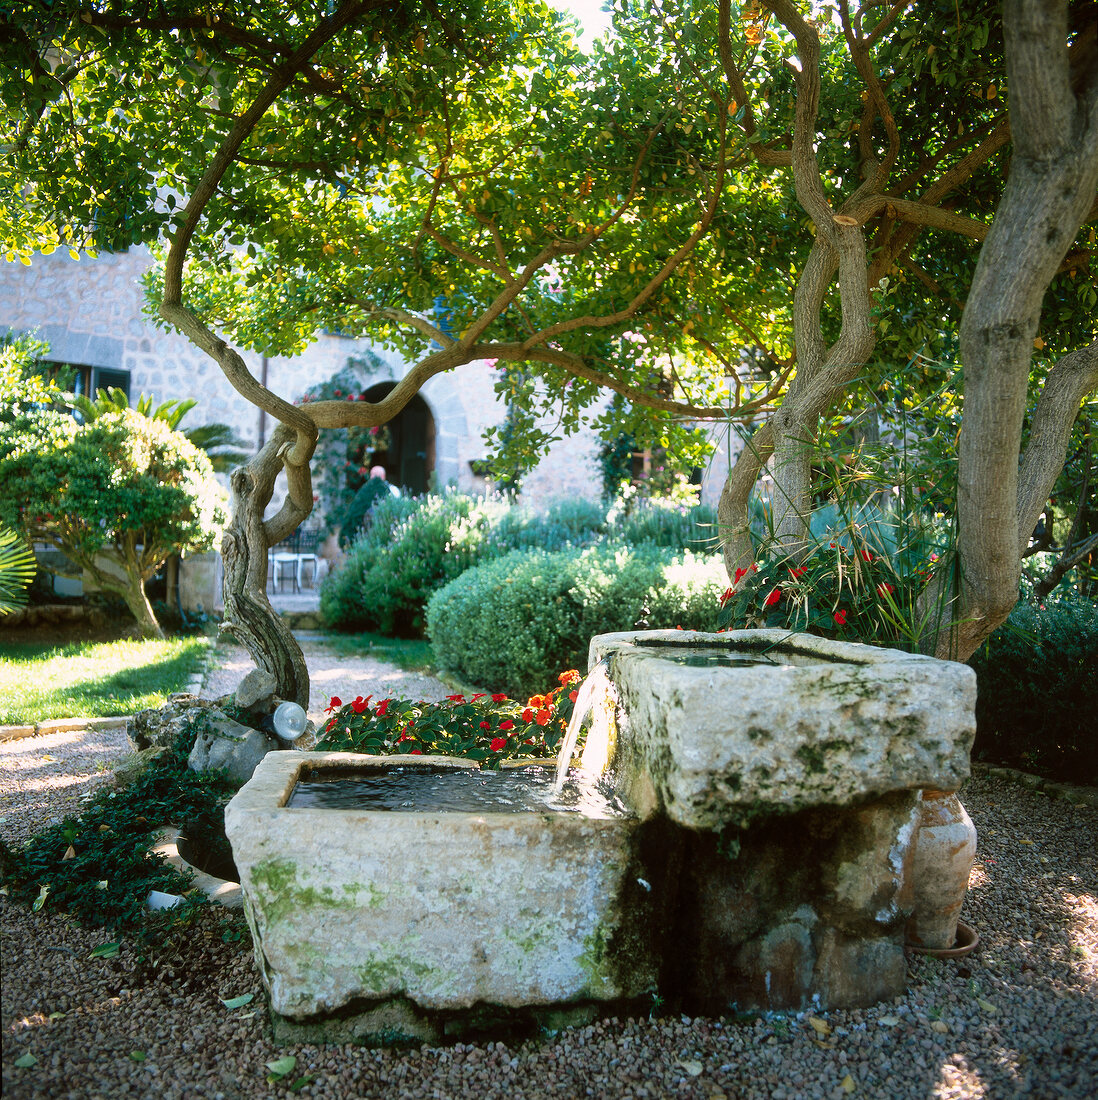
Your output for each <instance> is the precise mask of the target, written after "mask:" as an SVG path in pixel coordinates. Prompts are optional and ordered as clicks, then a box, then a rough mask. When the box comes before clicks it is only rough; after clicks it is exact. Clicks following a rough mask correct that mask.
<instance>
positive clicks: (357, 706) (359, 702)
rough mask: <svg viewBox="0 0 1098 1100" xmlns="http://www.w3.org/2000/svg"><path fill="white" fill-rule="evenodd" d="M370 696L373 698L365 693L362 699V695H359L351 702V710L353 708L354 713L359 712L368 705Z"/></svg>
mask: <svg viewBox="0 0 1098 1100" xmlns="http://www.w3.org/2000/svg"><path fill="white" fill-rule="evenodd" d="M372 698H373V696H372V695H367V696H366V698H365V699H363V698H362V696H361V695H360V696H359V697H358V698H357V699H356V700H355V701H354V702H353V703H352V704H351V710H353V711H354V712H355V714H361V713H362V712H363V711H364V710H365V709H366V708H367V707H368V706H369V705H370V700H371V699H372Z"/></svg>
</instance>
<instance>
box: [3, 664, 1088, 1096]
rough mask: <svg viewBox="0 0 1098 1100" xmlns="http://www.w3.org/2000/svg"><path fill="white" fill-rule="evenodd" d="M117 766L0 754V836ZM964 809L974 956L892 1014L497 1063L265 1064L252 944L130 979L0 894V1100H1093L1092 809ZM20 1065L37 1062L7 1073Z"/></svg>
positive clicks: (10, 836) (228, 945)
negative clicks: (972, 846) (977, 938)
mask: <svg viewBox="0 0 1098 1100" xmlns="http://www.w3.org/2000/svg"><path fill="white" fill-rule="evenodd" d="M307 656H308V659H309V662H310V667H311V668H314V666H315V672H316V674H317V676H318V678H320V679H322V682H323V683H324V684H325V686H324V689H323V690H324V692H326V693H328V694H332V693H334V694H337V695H341V696H342V697H347V696H350V697H354V695H357V694H359V693H362V694H369V693H371V692H372V693H373V694H375V695H377V694H379V693H388V692H390V691H401V690H404V691H405V692H407V693H409V694H418V695H426V694H428V691H429V690H430V689H428V688H427V683H426V681H424V682H423V683H422V685H421V686H412V685H413V681H411V680H405V679H403V677H406V676H407V675H408V674H406V673H401V672H400V671H399V670H396V669H393V668H392V667H391V666H387V665H382V664H381V663H380V662H370V663H367V662H361V663H360V662H358V661H353V662H352V661H346V660H344V661H343V662H337V661H336V660H335V659H333V658H332V657H331V655H330V654H328V653H327V652H326V651H324V650H322V649H320V648H319V647H317V646H315V645H312V644H310V646H309V649H308V653H307ZM367 670H369V671H367ZM246 671H247V664H246V662H245V663H244V664H242V665H241V666H240V667H239V668H237V667H236V664H235V660H234V659H232V658H231V655H230V659H228V660H226V662H225V664H224V666H223V667H222V668H221V669H220V670H218V671H217V672H215V673H213V674H212V675H211V677H210V679H209V681H208V684H207V690H206V692H205V694H207V695H212V696H216V695H218V694H221V693H223V692H224V691H227V690H231V687H232V686H235V681H233V683H232V684H230V685H229V686H228V687H225V686H224V683H225V682H227V681H226V680H222V679H219V677H225V678H228V677H232V676H235V677H236V679H237V680H238V679H239V678H240V676H241V675H243V673H244V672H246ZM366 675H370V676H372V677H375V679H372V680H367V679H365V678H364V677H365V676H366ZM323 677H330V679H323ZM422 679H423V678H421V680H422ZM434 684H435V685H437V690H439V692H440V693H441V694H445V693H446V688H445V687H444V685H441V684H438V682H437V681H434ZM425 689H426V690H425ZM319 694H320V693H319V692H318V695H319ZM325 702H326V699H325ZM126 752H127V749H126V744H125V737H124V734H122V733H121V732H104V731H100V732H96V733H88V734H69V733H66V734H53V735H49V736H42V737H35V738H29V739H25V740H21V741H13V742H8V743H5V744H0V835H2V836H3V837H4V839H5V840H6V841H7V842H8V843H12V842H13V841H16V840H18V839H20V838H23V837H25V836H27V835H29V834H30V833H32V832H34V831H36V830H37V829H39V828H41V827H42V826H43V825H45V824H46V823H47V822H48V821H49V820H50V819H51V818H54V817H57V816H59V815H62V814H64V813H68V812H71V811H72V810H73V809H74V807H75V805H76V804H77V802H78V800H79V797H80V795H81V794H83V793H84V792H86V791H87V790H89V789H90V788H91V787H93V786H94V785H95V784H97V783H100V782H103V781H104V779H105V778H106V776H107V774H108V772H109V769H110V767H111V766H112V765H113V764H115V763H117V762H118V761H119V760H120V759H122V758H123V757H124V756H125V755H126ZM101 769H102V770H101ZM962 798H963V800H964V803H965V805H966V807H967V808H968V810H969V813H970V814H971V815H972V818H973V820H974V821H975V822H976V826H977V828H978V829H979V831H980V841H979V851H978V855H977V861H976V866H975V868H974V870H973V874H972V879H971V888H970V891H969V894H968V897H967V899H966V902H965V910H964V914H963V916H964V919H965V920H966V921H967V922H968V923H969V924H972V925H973V926H974V927H975V928H977V929H978V930H979V932H980V934H981V936H982V942H981V944H980V947H979V948H978V949H977V950H976V952H974V953H973V954H972V955H970V956H969V957H968V958H967V959H964V960H960V961H959V962H956V961H955V962H940V961H937V960H930V959H926V958H922V957H913V958H912V959H911V960H910V981H909V989H908V992H907V994H906V995H905V996H903V997H902V998H899V999H897V1000H896V1001H895V1002H891V1003H888V1004H884V1005H879V1006H877V1007H875V1008H872V1009H867V1010H862V1011H846V1012H831V1013H827V1014H825V1016H826V1021H827V1026H828V1027H829V1028H830V1031H829V1033H828V1034H826V1035H820V1034H818V1032H817V1030H815V1029H814V1028H813V1027H812V1026H811V1025H810V1023H809V1021H808V1019H807V1018H805V1017H804V1016H793V1015H786V1016H777V1015H775V1016H772V1017H771V1018H768V1019H759V1020H756V1021H753V1022H748V1023H735V1022H733V1021H731V1020H724V1021H721V1020H712V1019H701V1018H698V1019H694V1020H690V1019H687V1018H684V1017H677V1016H676V1017H670V1018H667V1017H664V1018H658V1017H657V1018H655V1019H646V1018H641V1019H628V1020H625V1019H610V1020H605V1021H602V1022H600V1023H598V1024H595V1025H591V1026H588V1027H583V1028H576V1029H570V1030H565V1031H561V1032H559V1033H556V1034H552V1035H545V1036H543V1037H542V1038H541V1039H539V1040H538V1041H536V1042H527V1043H523V1044H515V1045H511V1046H505V1045H504V1044H502V1043H484V1044H480V1045H472V1044H460V1045H458V1046H455V1047H449V1048H446V1049H435V1048H428V1047H424V1048H421V1049H416V1050H412V1051H410V1052H403V1053H399V1052H393V1051H372V1050H365V1049H362V1048H357V1047H350V1046H347V1047H323V1048H317V1047H316V1046H312V1045H298V1046H293V1047H276V1046H275V1045H274V1044H273V1043H272V1041H271V1039H270V1037H269V1031H268V1027H267V1024H266V1021H265V1019H264V1016H263V1012H262V1008H257V1007H256V1006H257V1005H261V1003H262V994H261V989H262V986H261V983H260V980H259V976H258V973H257V972H256V969H255V965H254V961H253V959H252V956H251V952H250V947H249V946H248V945H247V940H246V937H245V938H244V940H241V939H239V938H234V936H235V934H236V933H237V932H238V931H239V928H240V925H239V923H238V922H239V918H233V917H230V916H228V915H226V914H224V913H222V912H206V913H203V914H200V916H199V918H198V920H197V922H196V924H195V925H194V927H193V929H192V931H191V933H190V935H189V937H188V938H187V939H185V940H183V941H182V942H181V943H180V945H179V946H178V948H177V949H176V950H175V952H174V953H173V954H169V955H164V954H161V955H158V956H155V957H154V958H152V959H150V960H146V961H144V962H143V961H141V959H140V958H139V954H140V952H139V950H138V948H137V945H136V944H134V943H133V942H132V941H131V940H126V941H124V942H123V946H122V950H121V953H120V954H119V955H118V957H116V958H113V959H102V958H97V959H89V957H88V956H89V953H90V952H91V950H92V949H93V948H94V947H95V946H97V945H98V944H101V943H103V942H104V941H105V940H107V939H110V938H113V937H110V936H107V935H105V934H104V933H103V932H100V931H94V930H82V929H80V928H77V927H75V926H74V925H73V924H72V923H71V922H70V921H69V920H67V919H66V918H64V917H61V916H57V915H56V914H52V913H49V912H48V911H43V912H40V913H33V912H29V911H27V910H24V909H21V908H17V907H16V906H14V905H11V904H9V903H8V901H7V899H5V898H0V952H2V954H0V958H2V960H3V962H2V965H3V983H2V996H0V1026H2V1034H3V1089H4V1096H5V1097H6V1098H12V1100H15V1098H23V1097H51V1098H52V1097H73V1098H76V1097H80V1098H84V1097H97V1098H98V1097H103V1098H114V1097H119V1096H134V1097H146V1096H147V1097H159V1098H163V1100H172V1098H177V1097H178V1098H190V1097H210V1098H217V1097H224V1098H226V1100H229V1098H236V1097H248V1098H250V1097H268V1096H269V1097H275V1096H285V1095H288V1094H289V1091H288V1085H289V1084H290V1083H292V1082H294V1081H296V1080H298V1079H299V1078H300V1077H302V1076H306V1077H309V1078H311V1080H310V1081H309V1082H308V1083H306V1084H305V1085H304V1086H303V1087H302V1088H301V1090H300V1093H299V1094H300V1095H302V1096H311V1097H332V1098H338V1100H343V1098H347V1097H370V1098H373V1097H378V1098H380V1097H386V1098H389V1097H392V1098H398V1097H399V1098H403V1097H409V1098H410V1097H424V1098H447V1097H469V1098H478V1100H479V1098H484V1100H488V1098H494V1097H499V1098H503V1097H507V1098H508V1100H524V1098H525V1100H539V1098H541V1097H562V1098H571V1097H593V1098H601V1097H606V1098H610V1097H613V1098H616V1100H643V1098H655V1097H682V1098H684V1100H721V1098H728V1100H731V1098H742V1100H746V1098H756V1097H757V1098H760V1100H762V1098H769V1100H781V1098H783V1097H784V1098H793V1097H798V1098H799V1097H836V1098H839V1100H844V1098H846V1097H848V1096H855V1097H859V1096H860V1097H872V1098H878V1097H880V1098H916V1097H918V1098H922V1097H941V1098H954V1097H992V1098H998V1097H1006V1096H1033V1097H1060V1096H1070V1097H1091V1098H1092V1097H1094V1096H1096V1095H1098V810H1096V809H1094V808H1092V807H1085V806H1075V805H1072V804H1070V803H1068V802H1064V801H1056V800H1052V799H1050V798H1048V797H1047V796H1045V795H1043V794H1041V793H1038V792H1035V791H1030V790H1025V789H1023V788H1022V787H1020V786H1017V785H1015V784H1012V783H1010V782H1007V781H1004V780H1002V779H999V778H993V777H990V776H987V775H981V776H977V777H976V778H974V779H973V780H971V781H970V782H969V783H968V785H967V786H966V788H965V790H964V791H963V793H962ZM244 993H254V994H255V995H256V997H255V1000H254V1001H253V1003H252V1004H250V1005H248V1006H247V1007H245V1008H244V1009H237V1010H229V1009H227V1008H225V1006H224V1005H223V1004H222V999H229V998H232V997H236V996H239V995H241V994H244ZM27 1054H31V1055H33V1056H34V1058H35V1059H36V1062H35V1064H33V1065H31V1066H26V1067H19V1066H16V1065H15V1062H16V1060H19V1059H25V1056H26V1055H27ZM288 1054H292V1055H294V1056H295V1057H296V1059H297V1064H296V1067H295V1070H294V1072H293V1073H292V1074H291V1075H290V1076H289V1077H287V1078H286V1079H285V1080H284V1081H281V1082H277V1083H274V1084H270V1083H268V1081H267V1076H268V1071H267V1070H266V1068H265V1066H266V1063H267V1062H270V1061H272V1060H273V1059H276V1058H280V1057H283V1056H285V1055H288Z"/></svg>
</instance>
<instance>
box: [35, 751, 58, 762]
mask: <svg viewBox="0 0 1098 1100" xmlns="http://www.w3.org/2000/svg"><path fill="white" fill-rule="evenodd" d="M39 759H40V760H41V761H42V763H43V764H56V763H57V757H56V756H50V754H49V753H48V752H44V753H43V754H42V755H41V757H40V758H39Z"/></svg>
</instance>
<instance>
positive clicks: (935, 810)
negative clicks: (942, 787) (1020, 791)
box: [907, 790, 976, 950]
mask: <svg viewBox="0 0 1098 1100" xmlns="http://www.w3.org/2000/svg"><path fill="white" fill-rule="evenodd" d="M920 809H921V818H920V824H919V832H918V835H917V836H916V838H915V858H914V861H913V866H912V876H913V883H914V903H915V907H914V910H913V911H912V914H911V917H910V919H909V920H908V922H907V942H908V943H909V944H911V945H912V946H915V947H924V948H933V949H937V950H944V949H948V948H951V947H953V945H954V941H955V939H956V937H957V920H958V917H959V916H960V913H961V903H962V902H963V901H964V899H965V891H966V890H967V889H968V876H969V874H970V873H971V872H972V861H973V859H974V858H975V856H976V826H975V825H973V824H972V818H970V817H969V816H968V814H967V813H966V812H965V808H964V806H962V805H961V800H960V799H959V798H958V797H957V792H956V791H935V790H924V791H923V792H922V801H921V803H920Z"/></svg>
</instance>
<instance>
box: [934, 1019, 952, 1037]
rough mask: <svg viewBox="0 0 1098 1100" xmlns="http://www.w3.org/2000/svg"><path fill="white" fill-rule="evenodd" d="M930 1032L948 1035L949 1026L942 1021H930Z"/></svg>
mask: <svg viewBox="0 0 1098 1100" xmlns="http://www.w3.org/2000/svg"><path fill="white" fill-rule="evenodd" d="M930 1030H931V1031H937V1032H938V1033H939V1034H940V1035H948V1034H949V1024H947V1023H946V1022H945V1021H944V1020H932V1021H931V1023H930Z"/></svg>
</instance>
